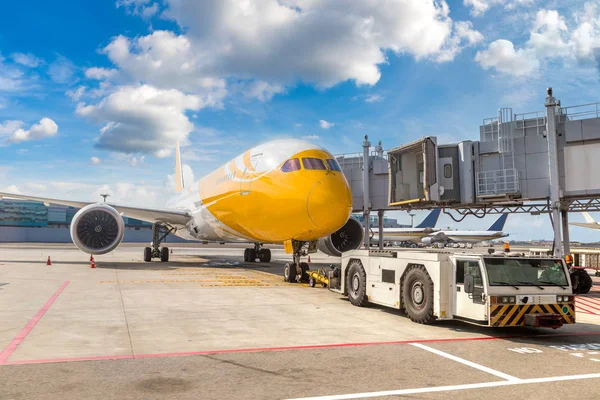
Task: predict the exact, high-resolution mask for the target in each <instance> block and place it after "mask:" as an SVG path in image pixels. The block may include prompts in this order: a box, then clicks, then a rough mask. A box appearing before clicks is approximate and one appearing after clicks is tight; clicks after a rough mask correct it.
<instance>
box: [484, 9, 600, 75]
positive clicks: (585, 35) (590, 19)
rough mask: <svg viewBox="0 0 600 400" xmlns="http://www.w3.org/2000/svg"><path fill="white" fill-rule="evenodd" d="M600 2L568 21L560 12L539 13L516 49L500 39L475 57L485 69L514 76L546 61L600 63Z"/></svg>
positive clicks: (547, 11)
mask: <svg viewBox="0 0 600 400" xmlns="http://www.w3.org/2000/svg"><path fill="white" fill-rule="evenodd" d="M599 8H600V1H598V0H595V2H588V3H586V4H584V6H583V8H582V9H581V10H579V11H578V12H575V13H574V17H573V18H572V19H571V20H567V19H565V18H564V17H563V16H561V15H560V13H559V12H558V11H556V10H545V9H541V10H538V12H537V13H536V18H535V21H534V22H533V26H532V28H531V30H530V32H529V33H530V36H529V39H528V40H527V41H526V42H525V43H524V45H523V46H522V47H521V48H518V49H515V46H514V45H513V43H512V42H510V41H508V40H503V39H501V40H496V41H495V42H492V43H491V44H490V45H489V47H488V49H486V50H483V51H480V52H478V53H477V56H476V58H475V60H476V61H478V62H479V63H480V65H481V66H482V67H483V68H485V69H489V68H492V67H494V68H496V69H497V70H498V71H500V72H503V73H506V74H510V75H514V76H525V75H529V74H531V73H533V72H535V71H536V70H538V69H539V67H540V66H543V65H544V64H545V62H547V61H551V60H559V61H563V62H569V61H573V60H577V61H578V62H580V63H583V64H585V63H590V64H597V63H598V55H599V50H600V13H599V12H598V9H599Z"/></svg>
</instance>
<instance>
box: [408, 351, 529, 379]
mask: <svg viewBox="0 0 600 400" xmlns="http://www.w3.org/2000/svg"><path fill="white" fill-rule="evenodd" d="M410 344H411V345H412V346H415V347H418V348H420V349H423V350H427V351H429V352H431V353H433V354H437V355H438V356H442V357H446V358H449V359H450V360H453V361H456V362H459V363H461V364H464V365H468V366H469V367H471V368H475V369H478V370H480V371H483V372H487V373H488V374H492V375H495V376H497V377H499V378H502V379H506V380H509V381H518V380H519V378H515V377H514V376H512V375H507V374H505V373H503V372H500V371H496V370H495V369H491V368H488V367H484V366H483V365H479V364H476V363H474V362H472V361H469V360H465V359H464V358H460V357H456V356H453V355H452V354H449V353H445V352H443V351H441V350H437V349H434V348H433V347H429V346H425V345H424V344H422V343H410Z"/></svg>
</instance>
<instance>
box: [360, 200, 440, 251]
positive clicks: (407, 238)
mask: <svg viewBox="0 0 600 400" xmlns="http://www.w3.org/2000/svg"><path fill="white" fill-rule="evenodd" d="M441 211H442V210H441V208H435V209H433V210H432V211H431V212H430V213H429V215H428V216H427V217H425V219H424V220H423V221H422V222H421V223H420V224H419V225H417V226H416V227H414V228H384V229H383V241H384V242H413V243H419V241H420V240H421V239H422V238H423V237H425V236H427V235H429V234H431V233H432V232H435V230H434V229H433V228H434V227H435V224H437V221H438V219H439V217H440V212H441ZM375 232H376V233H374V234H373V236H372V237H371V242H375V243H378V242H379V232H378V231H377V230H375Z"/></svg>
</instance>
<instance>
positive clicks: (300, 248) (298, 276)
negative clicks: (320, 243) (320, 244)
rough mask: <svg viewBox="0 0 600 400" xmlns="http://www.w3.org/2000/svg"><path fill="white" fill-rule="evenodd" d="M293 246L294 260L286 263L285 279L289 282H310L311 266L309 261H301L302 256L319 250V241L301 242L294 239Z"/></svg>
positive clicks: (284, 269)
mask: <svg viewBox="0 0 600 400" xmlns="http://www.w3.org/2000/svg"><path fill="white" fill-rule="evenodd" d="M292 246H293V248H294V253H293V257H294V261H293V262H292V263H291V264H290V263H287V264H285V267H284V268H283V280H284V281H285V282H289V283H295V282H308V281H309V280H310V276H309V275H308V271H309V270H310V267H309V266H308V263H305V262H300V257H302V256H306V255H308V254H309V253H313V252H315V251H316V250H317V242H299V241H296V240H294V241H292Z"/></svg>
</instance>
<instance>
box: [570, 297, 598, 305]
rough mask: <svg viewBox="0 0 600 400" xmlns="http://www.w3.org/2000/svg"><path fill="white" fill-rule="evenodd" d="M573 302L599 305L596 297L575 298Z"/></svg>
mask: <svg viewBox="0 0 600 400" xmlns="http://www.w3.org/2000/svg"><path fill="white" fill-rule="evenodd" d="M575 300H576V301H585V302H587V303H592V304H596V305H600V299H599V298H597V297H576V298H575Z"/></svg>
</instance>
